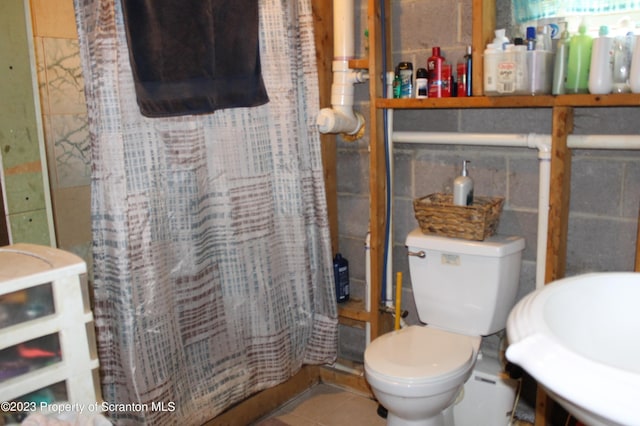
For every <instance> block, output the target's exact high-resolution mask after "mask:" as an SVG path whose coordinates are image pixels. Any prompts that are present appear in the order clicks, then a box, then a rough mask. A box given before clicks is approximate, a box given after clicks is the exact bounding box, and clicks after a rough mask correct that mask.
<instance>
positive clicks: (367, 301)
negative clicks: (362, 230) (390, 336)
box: [364, 232, 371, 346]
mask: <svg viewBox="0 0 640 426" xmlns="http://www.w3.org/2000/svg"><path fill="white" fill-rule="evenodd" d="M364 284H365V285H364V288H365V291H364V308H365V310H366V311H367V312H371V232H367V237H366V238H365V240H364ZM364 331H365V343H366V345H367V346H368V345H369V343H370V342H371V322H369V321H367V322H366V323H365V330H364Z"/></svg>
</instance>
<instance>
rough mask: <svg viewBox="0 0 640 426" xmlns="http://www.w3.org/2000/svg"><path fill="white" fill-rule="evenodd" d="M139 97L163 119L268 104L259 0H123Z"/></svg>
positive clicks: (150, 113)
mask: <svg viewBox="0 0 640 426" xmlns="http://www.w3.org/2000/svg"><path fill="white" fill-rule="evenodd" d="M122 6H123V11H124V21H125V27H126V31H127V41H128V44H129V58H130V61H131V67H132V69H133V78H134V81H135V88H136V96H137V99H138V105H139V106H140V111H141V112H142V114H143V115H145V116H148V117H165V116H175V115H186V114H203V113H210V112H213V111H215V110H217V109H223V108H237V107H252V106H257V105H262V104H264V103H266V102H268V101H269V98H268V96H267V92H266V89H265V87H264V82H263V80H262V74H261V69H260V53H259V46H258V0H122Z"/></svg>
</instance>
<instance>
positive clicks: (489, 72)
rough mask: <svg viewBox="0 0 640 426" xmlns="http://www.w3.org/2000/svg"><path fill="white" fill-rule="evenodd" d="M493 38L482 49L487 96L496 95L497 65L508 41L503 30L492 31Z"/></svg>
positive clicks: (484, 83)
mask: <svg viewBox="0 0 640 426" xmlns="http://www.w3.org/2000/svg"><path fill="white" fill-rule="evenodd" d="M494 34H495V38H494V39H493V42H492V43H489V44H487V48H486V49H485V50H484V58H483V63H484V81H483V88H484V94H485V95H488V96H494V95H498V94H499V92H498V65H499V64H500V61H501V60H502V57H503V53H504V46H505V45H506V44H508V43H509V39H508V38H507V37H505V30H504V29H498V30H495V32H494Z"/></svg>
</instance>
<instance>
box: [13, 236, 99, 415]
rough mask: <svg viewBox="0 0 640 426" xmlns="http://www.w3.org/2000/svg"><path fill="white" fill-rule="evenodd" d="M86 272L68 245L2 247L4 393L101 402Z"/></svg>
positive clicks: (22, 398)
mask: <svg viewBox="0 0 640 426" xmlns="http://www.w3.org/2000/svg"><path fill="white" fill-rule="evenodd" d="M85 277H86V264H85V262H84V261H83V260H82V259H80V258H79V257H77V256H75V255H73V254H71V253H68V252H65V251H63V250H58V249H55V248H51V247H46V246H39V245H33V244H15V245H10V246H4V247H0V401H16V400H20V401H35V402H37V404H38V407H40V406H44V405H46V404H47V403H53V402H59V401H68V402H71V403H74V404H79V405H82V406H89V405H91V406H96V402H101V395H100V387H99V379H98V357H97V353H96V345H95V333H94V323H93V314H92V312H91V308H90V303H89V294H88V288H87V283H86V279H85ZM25 395H27V397H25ZM31 407H32V406H31ZM28 411H31V410H28ZM5 414H6V413H5ZM26 414H28V413H26ZM18 416H19V414H18Z"/></svg>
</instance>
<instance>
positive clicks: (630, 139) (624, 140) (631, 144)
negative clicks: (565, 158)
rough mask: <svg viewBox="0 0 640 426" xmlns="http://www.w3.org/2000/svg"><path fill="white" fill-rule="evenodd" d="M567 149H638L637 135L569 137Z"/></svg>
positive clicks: (639, 144)
mask: <svg viewBox="0 0 640 426" xmlns="http://www.w3.org/2000/svg"><path fill="white" fill-rule="evenodd" d="M567 145H568V146H569V148H579V149H582V148H583V149H631V150H635V149H640V136H639V135H569V137H568V138H567Z"/></svg>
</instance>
